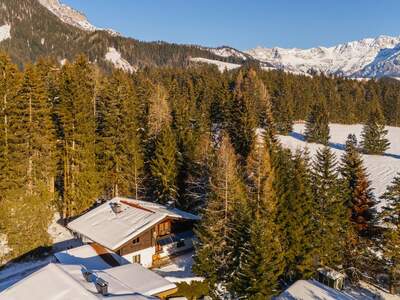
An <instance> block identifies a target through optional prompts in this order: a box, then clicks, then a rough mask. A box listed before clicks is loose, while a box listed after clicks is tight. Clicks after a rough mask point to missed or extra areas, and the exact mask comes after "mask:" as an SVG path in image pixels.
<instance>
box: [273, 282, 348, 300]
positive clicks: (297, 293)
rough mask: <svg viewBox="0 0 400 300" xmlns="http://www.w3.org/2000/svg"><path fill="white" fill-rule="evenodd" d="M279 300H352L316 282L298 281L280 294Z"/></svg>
mask: <svg viewBox="0 0 400 300" xmlns="http://www.w3.org/2000/svg"><path fill="white" fill-rule="evenodd" d="M276 299H277V300H304V299H307V300H351V299H352V298H350V297H349V296H347V295H345V294H343V293H342V292H340V291H338V290H335V289H333V288H330V287H328V286H326V285H324V284H322V283H320V282H318V281H315V280H298V281H296V282H295V283H294V284H292V285H291V286H290V287H289V288H287V289H286V290H285V291H284V292H283V293H282V294H280V295H279V296H278V297H277V298H276Z"/></svg>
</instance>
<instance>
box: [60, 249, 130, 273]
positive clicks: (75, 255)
mask: <svg viewBox="0 0 400 300" xmlns="http://www.w3.org/2000/svg"><path fill="white" fill-rule="evenodd" d="M104 250H105V251H107V249H104ZM107 254H108V255H110V256H111V257H112V258H113V260H115V261H116V262H118V263H119V265H126V264H129V263H130V262H129V261H128V260H126V259H125V258H123V257H121V256H119V255H118V254H116V253H114V252H111V251H107ZM54 256H55V257H56V259H57V261H58V262H60V263H61V264H63V265H79V266H84V267H85V268H86V269H88V270H105V269H109V268H111V267H112V266H111V265H110V264H108V263H107V262H106V261H105V260H104V259H103V258H102V257H101V255H99V254H98V253H97V252H96V250H95V249H94V248H93V247H92V245H83V246H80V247H77V248H72V249H67V250H64V251H60V252H57V253H55V254H54Z"/></svg>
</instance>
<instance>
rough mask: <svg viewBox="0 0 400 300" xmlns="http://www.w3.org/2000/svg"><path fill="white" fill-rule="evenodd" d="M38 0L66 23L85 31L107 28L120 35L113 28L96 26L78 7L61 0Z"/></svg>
mask: <svg viewBox="0 0 400 300" xmlns="http://www.w3.org/2000/svg"><path fill="white" fill-rule="evenodd" d="M38 1H39V3H40V4H42V5H43V6H44V7H46V8H47V9H48V10H49V11H51V12H52V13H53V14H55V15H56V16H57V17H58V18H59V19H60V20H62V21H63V22H64V23H67V24H70V25H72V26H75V27H78V28H80V29H82V30H85V31H96V30H105V31H108V32H109V33H111V34H113V35H119V33H117V32H116V31H114V30H112V29H103V28H98V27H96V26H94V25H93V24H91V23H90V22H89V21H88V19H87V18H86V16H85V15H84V14H83V13H81V12H79V11H77V10H76V9H74V8H72V7H70V6H68V5H66V4H63V3H61V2H60V0H38Z"/></svg>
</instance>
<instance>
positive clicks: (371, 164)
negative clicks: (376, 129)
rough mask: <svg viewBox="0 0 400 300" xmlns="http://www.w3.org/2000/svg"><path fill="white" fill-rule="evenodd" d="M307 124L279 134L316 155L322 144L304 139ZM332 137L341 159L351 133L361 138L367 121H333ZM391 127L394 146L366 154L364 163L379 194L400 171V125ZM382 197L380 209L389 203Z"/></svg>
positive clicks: (294, 146)
mask: <svg viewBox="0 0 400 300" xmlns="http://www.w3.org/2000/svg"><path fill="white" fill-rule="evenodd" d="M304 126H305V125H304V124H295V125H294V127H293V132H292V133H290V135H289V136H279V138H280V140H281V142H282V144H283V146H285V147H287V148H289V149H291V150H296V149H304V148H305V147H307V148H308V150H309V151H310V154H311V155H314V154H315V153H316V151H317V150H318V149H319V148H322V147H323V146H322V145H319V144H314V143H306V142H305V141H304ZM329 127H330V136H331V138H330V140H329V142H330V143H329V145H330V147H331V148H332V150H333V152H334V153H335V154H336V157H337V159H338V160H339V159H340V157H341V156H342V154H343V153H344V144H345V141H346V139H347V136H348V135H349V134H351V133H354V134H355V135H356V136H357V139H358V141H360V136H361V132H362V128H363V125H361V124H356V125H342V124H330V126H329ZM387 129H388V130H389V133H388V139H389V140H390V143H391V145H390V148H389V149H388V150H387V152H386V153H385V155H363V159H364V165H365V166H366V168H367V171H368V173H369V179H370V180H371V183H372V187H373V189H374V193H375V196H377V197H379V196H381V195H382V194H383V193H384V192H385V190H386V187H387V186H388V185H389V184H390V183H391V181H392V179H393V177H394V176H395V175H396V174H397V173H398V172H400V128H399V127H389V126H388V127H387ZM377 200H378V204H377V207H376V208H377V209H378V211H379V210H380V209H381V207H382V206H384V205H385V203H384V202H383V201H380V200H379V199H377Z"/></svg>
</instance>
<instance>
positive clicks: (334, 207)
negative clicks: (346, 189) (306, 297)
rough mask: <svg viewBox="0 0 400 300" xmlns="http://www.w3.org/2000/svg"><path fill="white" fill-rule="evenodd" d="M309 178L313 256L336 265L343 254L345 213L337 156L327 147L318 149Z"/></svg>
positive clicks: (345, 227) (322, 263)
mask: <svg viewBox="0 0 400 300" xmlns="http://www.w3.org/2000/svg"><path fill="white" fill-rule="evenodd" d="M311 179H312V183H313V184H312V188H313V196H314V197H313V202H314V206H315V208H314V209H313V211H314V213H315V215H314V216H313V217H314V222H315V231H314V236H315V237H316V239H315V240H316V243H317V244H316V245H315V251H316V255H317V256H318V258H319V264H320V265H328V266H333V265H337V264H340V263H341V261H342V259H343V256H344V249H345V241H344V238H345V237H346V230H347V222H348V214H347V208H346V206H345V204H344V203H343V199H342V197H341V194H340V183H339V178H338V171H337V161H336V157H335V154H334V153H333V152H332V151H331V150H330V148H329V147H324V148H323V149H321V150H318V151H317V154H316V156H315V159H314V161H313V168H312V176H311Z"/></svg>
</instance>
